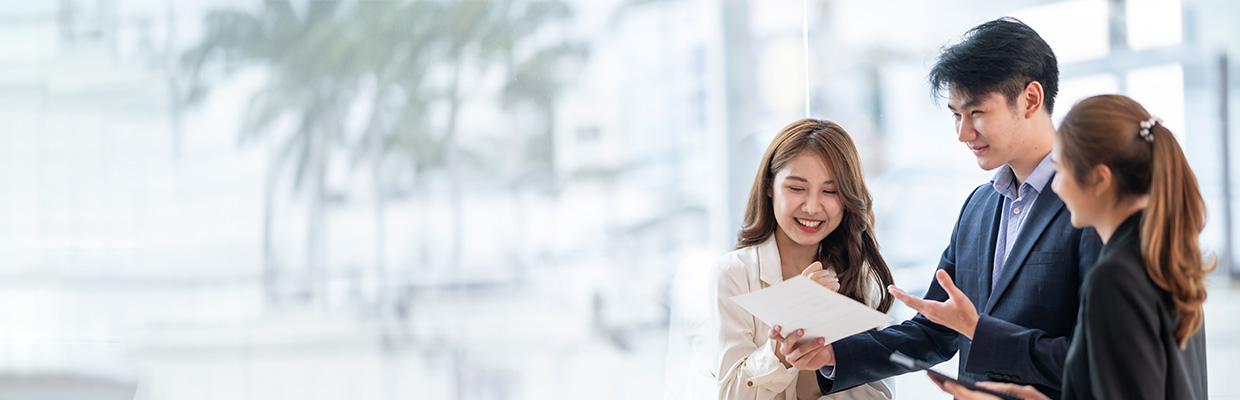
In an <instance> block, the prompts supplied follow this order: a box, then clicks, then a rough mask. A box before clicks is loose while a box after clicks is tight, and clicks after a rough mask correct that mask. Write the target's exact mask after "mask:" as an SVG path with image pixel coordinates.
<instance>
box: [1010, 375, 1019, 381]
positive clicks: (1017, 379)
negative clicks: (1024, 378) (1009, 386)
mask: <svg viewBox="0 0 1240 400" xmlns="http://www.w3.org/2000/svg"><path fill="white" fill-rule="evenodd" d="M1019 381H1020V377H1019V376H1016V375H1012V382H1019Z"/></svg>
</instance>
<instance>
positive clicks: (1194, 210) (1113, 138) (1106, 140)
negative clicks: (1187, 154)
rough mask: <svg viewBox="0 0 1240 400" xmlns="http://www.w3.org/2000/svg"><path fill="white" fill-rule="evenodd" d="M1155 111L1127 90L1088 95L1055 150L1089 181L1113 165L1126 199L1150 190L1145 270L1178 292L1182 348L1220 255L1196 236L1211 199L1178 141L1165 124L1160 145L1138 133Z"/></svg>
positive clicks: (1196, 325) (1158, 130)
mask: <svg viewBox="0 0 1240 400" xmlns="http://www.w3.org/2000/svg"><path fill="white" fill-rule="evenodd" d="M1149 119H1150V113H1149V112H1147V111H1146V110H1145V108H1144V107H1141V105H1140V104H1138V103H1137V102H1136V101H1134V100H1132V99H1130V98H1128V97H1126V96H1121V95H1101V96H1094V97H1090V98H1088V99H1085V100H1081V102H1080V103H1077V104H1076V106H1074V107H1072V110H1071V111H1068V115H1066V116H1065V117H1064V119H1063V123H1062V124H1060V126H1059V131H1058V133H1057V136H1058V139H1059V143H1060V144H1061V148H1059V149H1056V151H1058V152H1059V154H1060V156H1061V157H1063V159H1065V160H1067V161H1068V163H1069V164H1070V165H1072V167H1073V171H1072V172H1073V175H1074V176H1075V177H1076V178H1077V180H1078V181H1082V182H1084V181H1085V179H1086V177H1087V176H1088V175H1089V171H1091V170H1092V169H1093V168H1094V166H1096V165H1099V164H1102V165H1106V166H1107V167H1109V168H1110V169H1111V173H1112V174H1113V175H1114V176H1115V186H1116V189H1117V193H1118V195H1119V199H1120V200H1125V199H1131V198H1134V197H1137V196H1141V195H1146V194H1148V195H1149V204H1148V206H1147V207H1146V209H1145V215H1144V217H1143V218H1144V220H1143V221H1142V222H1141V258H1142V260H1143V261H1144V262H1145V272H1146V273H1147V274H1149V276H1150V279H1151V280H1153V281H1154V284H1156V285H1158V287H1160V288H1162V289H1163V290H1166V291H1167V292H1169V293H1171V297H1172V299H1174V301H1175V307H1176V310H1177V311H1178V313H1179V316H1178V319H1177V320H1176V326H1175V338H1176V340H1177V341H1178V342H1179V344H1180V347H1184V346H1186V345H1187V343H1188V338H1189V336H1192V335H1193V334H1194V333H1196V332H1197V330H1198V329H1200V328H1201V325H1202V320H1203V318H1204V311H1203V310H1202V304H1203V303H1205V301H1206V286H1205V276H1206V275H1207V274H1209V273H1210V272H1211V271H1213V270H1214V268H1215V267H1216V266H1217V260H1215V259H1213V258H1211V259H1209V260H1207V259H1205V258H1204V257H1203V256H1202V253H1201V250H1200V248H1199V247H1198V244H1197V236H1198V235H1199V234H1200V233H1201V230H1202V229H1203V228H1205V222H1206V204H1205V200H1203V199H1202V197H1201V192H1200V191H1199V190H1198V187H1197V177H1196V175H1194V174H1193V170H1192V168H1190V167H1189V165H1188V160H1187V159H1185V158H1184V152H1183V151H1182V150H1181V149H1180V144H1179V142H1177V141H1176V139H1175V136H1174V135H1172V134H1171V131H1170V130H1168V129H1167V127H1165V126H1163V125H1162V124H1156V125H1154V127H1153V128H1151V129H1150V135H1151V136H1152V137H1153V142H1152V143H1151V142H1150V141H1147V140H1145V139H1144V138H1143V137H1142V136H1141V135H1140V134H1139V133H1138V132H1140V131H1141V127H1140V123H1141V121H1146V120H1149Z"/></svg>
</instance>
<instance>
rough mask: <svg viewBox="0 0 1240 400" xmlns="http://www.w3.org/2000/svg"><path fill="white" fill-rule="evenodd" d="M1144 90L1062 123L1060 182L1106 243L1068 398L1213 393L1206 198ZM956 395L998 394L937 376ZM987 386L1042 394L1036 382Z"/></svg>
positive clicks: (1087, 296) (1086, 104)
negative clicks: (1204, 249) (1204, 248)
mask: <svg viewBox="0 0 1240 400" xmlns="http://www.w3.org/2000/svg"><path fill="white" fill-rule="evenodd" d="M1161 122H1162V121H1161V120H1159V119H1158V118H1157V117H1153V116H1151V115H1150V114H1149V113H1148V112H1146V110H1145V108H1143V107H1141V105H1140V104H1138V103H1137V102H1136V101H1133V100H1132V99H1130V98H1128V97H1125V96H1120V95H1102V96H1094V97H1090V98H1088V99H1085V100H1082V101H1081V102H1080V103H1077V105H1076V106H1074V107H1072V110H1071V111H1069V112H1068V115H1067V116H1065V117H1064V120H1063V123H1062V124H1060V127H1059V130H1058V132H1057V134H1056V135H1055V136H1056V137H1055V154H1054V155H1053V156H1052V159H1053V160H1054V162H1055V170H1056V174H1055V178H1054V181H1053V182H1052V184H1051V188H1052V189H1054V190H1055V193H1057V194H1059V197H1060V198H1062V199H1063V202H1064V204H1065V205H1066V206H1067V207H1068V209H1069V210H1070V211H1071V212H1072V224H1073V225H1074V226H1077V227H1082V226H1092V227H1094V228H1096V229H1097V231H1098V235H1099V236H1101V237H1102V242H1103V243H1104V245H1103V247H1102V252H1101V253H1100V254H1099V255H1098V263H1097V264H1095V265H1094V267H1093V268H1092V269H1091V270H1090V272H1089V274H1088V275H1086V277H1085V283H1084V285H1083V286H1082V287H1081V292H1082V294H1081V306H1080V311H1079V314H1078V315H1077V318H1078V321H1077V325H1076V331H1075V332H1074V333H1073V336H1072V344H1071V346H1070V347H1069V348H1068V356H1067V359H1066V361H1065V363H1064V379H1063V398H1064V399H1204V398H1206V396H1207V393H1206V342H1205V332H1204V331H1203V330H1202V324H1203V319H1204V316H1203V311H1202V303H1204V302H1205V299H1206V289H1205V282H1204V279H1205V276H1206V274H1208V273H1209V272H1210V271H1212V270H1213V269H1214V267H1215V261H1214V260H1208V261H1207V260H1203V259H1202V257H1201V253H1200V250H1199V247H1198V245H1197V236H1198V235H1199V234H1200V233H1201V229H1202V228H1203V227H1204V225H1205V202H1204V201H1203V200H1202V198H1201V193H1200V191H1199V190H1198V188H1197V178H1196V177H1195V176H1194V175H1193V171H1192V169H1191V168H1189V165H1188V161H1187V160H1186V159H1185V158H1184V153H1183V152H1182V151H1181V149H1180V145H1179V143H1177V142H1176V139H1175V136H1173V135H1172V134H1171V131H1169V130H1167V128H1166V127H1165V126H1163V125H1162V123H1161ZM938 383H939V384H940V387H942V388H943V390H944V391H947V392H948V393H951V394H953V395H955V396H956V397H957V398H959V399H983V398H994V397H993V396H989V395H986V394H982V393H978V392H973V391H969V390H967V389H964V388H963V387H961V386H960V385H957V384H954V383H951V382H938ZM981 385H982V386H983V387H986V388H988V389H995V390H1000V391H1006V392H1011V393H1014V394H1017V395H1019V396H1021V397H1025V398H1031V399H1044V398H1046V396H1044V395H1042V394H1041V393H1038V392H1037V391H1036V390H1034V389H1033V388H1032V387H1029V386H1016V385H1010V384H999V383H991V382H983V383H982V384H981Z"/></svg>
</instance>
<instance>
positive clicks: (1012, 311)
mask: <svg viewBox="0 0 1240 400" xmlns="http://www.w3.org/2000/svg"><path fill="white" fill-rule="evenodd" d="M1034 204H1035V205H1034V208H1033V210H1032V211H1031V214H1030V215H1029V216H1028V218H1029V219H1027V220H1025V223H1024V226H1022V227H1021V231H1020V235H1019V236H1018V237H1017V240H1016V242H1015V244H1014V246H1013V247H1012V251H1011V253H1010V254H1009V255H1008V258H1007V262H1006V266H1005V267H1004V268H1003V271H1002V272H1001V273H1000V275H999V279H998V281H996V282H991V271H993V267H994V259H995V241H996V239H997V238H998V235H999V213H1000V212H1002V208H1003V195H1001V194H999V192H997V191H995V189H994V186H993V185H991V184H989V183H987V184H983V185H981V186H978V187H977V189H975V190H974V191H973V193H972V194H971V195H969V199H968V200H966V201H965V204H964V207H963V208H962V209H961V210H960V217H959V219H957V220H956V228H955V229H954V230H953V231H952V236H951V242H950V243H949V244H948V246H947V249H946V250H944V251H943V256H942V258H940V260H939V267H938V269H942V270H946V271H947V273H948V274H950V275H951V276H952V280H953V281H954V282H955V284H956V286H957V287H959V288H960V290H961V291H963V292H964V293H965V295H967V296H968V297H969V300H971V301H973V305H974V306H976V307H977V311H978V315H979V317H980V318H979V320H978V323H977V329H976V330H975V331H974V334H973V340H971V341H970V340H968V338H966V337H964V335H960V334H958V333H956V332H955V331H953V330H951V329H950V328H947V327H944V326H942V325H939V324H936V323H934V322H931V321H930V320H929V319H927V318H926V317H924V316H922V315H921V314H918V315H917V316H915V317H913V319H910V320H908V321H904V323H902V324H900V325H894V326H889V327H887V328H884V329H883V330H881V331H869V332H863V333H860V334H857V335H853V336H850V337H847V338H844V339H841V340H839V341H837V342H835V343H834V344H833V347H834V351H835V368H834V373H835V379H834V380H831V379H826V378H825V377H824V376H823V375H822V373H821V372H820V373H819V374H818V384H819V386H820V387H821V388H822V390H823V393H831V392H838V391H841V390H845V389H848V388H850V387H853V386H857V385H860V384H864V383H866V382H872V381H876V380H879V379H883V378H887V377H891V376H895V375H899V374H903V373H906V372H910V370H908V369H906V368H903V367H900V366H897V365H896V364H893V363H891V362H890V361H888V359H887V358H888V356H890V355H891V352H892V351H893V350H899V351H900V352H902V353H904V354H907V355H909V356H912V357H915V358H919V359H922V360H925V361H927V362H930V363H933V364H937V363H940V362H943V361H947V360H948V359H950V358H951V357H952V355H953V354H955V353H956V352H957V351H959V352H960V375H961V376H966V377H968V378H972V379H974V380H996V381H1007V382H1016V383H1020V384H1024V385H1034V387H1036V388H1038V390H1041V391H1042V392H1043V393H1047V394H1050V395H1051V396H1054V397H1058V394H1059V388H1060V385H1061V379H1062V377H1063V362H1064V356H1066V355H1067V353H1068V344H1069V342H1070V340H1071V334H1072V330H1073V327H1074V326H1075V325H1076V314H1077V305H1078V304H1079V303H1080V297H1079V293H1080V286H1081V281H1082V280H1083V279H1084V277H1085V273H1086V271H1088V269H1089V267H1090V266H1092V265H1094V262H1095V260H1097V257H1098V249H1099V248H1100V247H1101V243H1102V242H1101V240H1099V239H1098V234H1097V233H1095V232H1094V230H1093V229H1084V230H1082V229H1075V228H1073V227H1072V221H1071V220H1072V217H1071V215H1070V214H1069V213H1068V210H1067V209H1065V208H1064V206H1063V201H1061V200H1059V196H1058V195H1056V194H1055V192H1053V191H1051V189H1050V182H1047V184H1046V186H1045V187H1043V188H1041V191H1040V192H1039V193H1038V199H1037V201H1036V202H1035V203H1034ZM925 298H926V299H930V300H935V301H943V300H946V299H947V293H946V292H945V291H944V290H943V288H942V287H940V286H939V284H938V282H937V281H936V280H934V279H933V278H931V279H930V289H929V290H928V291H927V292H926V296H925Z"/></svg>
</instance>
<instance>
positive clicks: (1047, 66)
mask: <svg viewBox="0 0 1240 400" xmlns="http://www.w3.org/2000/svg"><path fill="white" fill-rule="evenodd" d="M1033 81H1038V83H1041V84H1042V93H1043V97H1042V102H1043V104H1044V105H1045V106H1046V113H1047V114H1050V113H1052V112H1053V111H1054V110H1055V95H1056V94H1057V93H1058V92H1059V62H1058V61H1056V59H1055V52H1053V51H1051V46H1049V45H1047V44H1046V41H1045V40H1042V36H1039V35H1038V33H1037V32H1035V31H1034V30H1033V28H1030V27H1029V25H1025V23H1024V22H1020V20H1018V19H1016V18H1012V17H1003V18H1000V19H996V20H994V21H990V22H987V23H984V24H981V25H978V26H976V27H974V28H973V29H970V30H969V31H968V32H965V34H964V40H962V41H961V42H960V43H957V44H954V45H951V46H948V47H946V48H944V49H943V53H942V54H940V55H939V60H938V62H936V63H935V64H934V68H932V69H931V70H930V87H931V88H932V89H933V90H934V93H935V94H936V95H939V96H942V95H943V93H944V92H945V91H948V90H960V91H962V92H963V93H964V94H965V95H968V96H970V97H974V98H977V97H978V96H982V95H986V94H989V93H994V92H998V93H1001V94H1003V95H1004V96H1006V97H1007V99H1008V104H1009V105H1011V104H1015V102H1016V96H1017V95H1018V94H1020V92H1021V91H1022V90H1024V89H1025V86H1027V85H1029V83H1030V82H1033Z"/></svg>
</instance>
